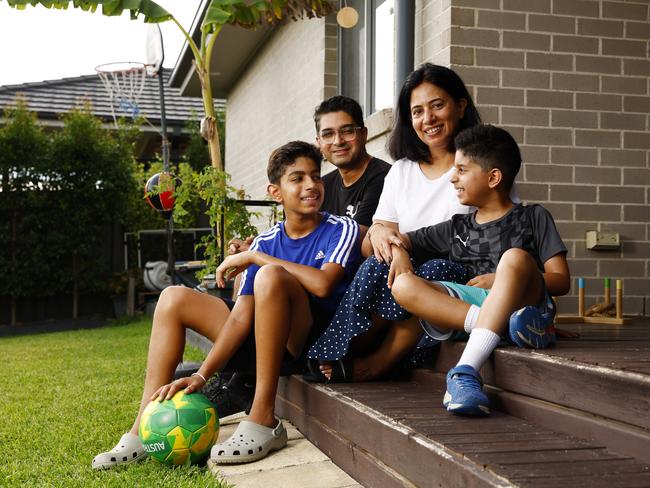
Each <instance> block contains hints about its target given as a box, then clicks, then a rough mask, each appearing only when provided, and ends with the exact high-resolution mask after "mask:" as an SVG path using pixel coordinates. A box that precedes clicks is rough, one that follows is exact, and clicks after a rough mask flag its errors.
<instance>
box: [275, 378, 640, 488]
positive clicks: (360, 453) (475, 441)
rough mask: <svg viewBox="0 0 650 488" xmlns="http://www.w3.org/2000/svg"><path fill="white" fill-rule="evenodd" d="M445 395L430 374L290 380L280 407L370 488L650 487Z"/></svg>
mask: <svg viewBox="0 0 650 488" xmlns="http://www.w3.org/2000/svg"><path fill="white" fill-rule="evenodd" d="M444 388H445V387H444V376H443V375H440V374H437V375H436V374H433V373H425V374H424V375H415V376H414V378H413V379H412V380H411V381H406V382H376V383H356V384H343V385H331V386H324V385H314V384H310V383H306V382H304V381H303V380H302V379H301V378H298V377H295V376H294V377H291V378H287V379H283V381H282V382H281V386H280V389H279V392H278V401H277V407H278V413H279V414H280V415H282V416H286V417H287V418H289V419H291V420H292V422H294V423H295V424H296V426H297V427H298V428H299V429H300V430H301V431H302V432H303V433H304V434H305V436H306V437H308V438H309V439H310V440H311V441H312V442H314V443H315V444H316V445H317V446H318V447H319V448H321V449H322V450H323V451H324V452H325V453H326V454H327V455H328V456H330V457H331V458H332V460H333V461H334V462H335V463H336V464H338V465H339V466H341V467H342V468H343V469H344V470H345V471H347V472H348V473H349V474H350V475H351V476H352V477H354V478H355V479H357V481H359V482H360V483H362V484H364V486H368V487H371V486H377V487H381V488H383V487H392V486H418V487H429V486H431V487H433V486H445V487H456V486H457V487H474V486H493V487H496V486H499V487H505V486H525V487H538V486H590V487H594V486H601V484H599V483H600V481H598V482H597V483H596V482H595V480H594V479H595V474H596V473H598V480H600V479H606V480H607V481H608V485H607V486H608V488H613V487H632V486H650V466H648V464H647V463H644V462H642V461H639V460H638V459H634V458H633V457H631V456H628V455H625V454H620V453H617V452H615V451H613V450H611V449H608V448H606V447H605V445H604V444H603V443H600V442H598V441H593V440H591V441H589V440H584V439H579V438H577V437H574V436H570V435H567V434H564V433H558V432H555V431H554V430H552V429H549V428H547V427H543V426H540V425H537V424H534V423H532V422H529V421H526V420H523V419H520V418H517V417H515V416H512V415H508V414H506V413H502V412H499V411H495V412H493V414H492V415H491V416H490V417H488V418H482V419H473V418H464V417H459V416H455V415H452V414H449V413H448V412H447V411H446V410H445V409H444V408H443V407H442V405H441V399H442V395H443V393H444ZM491 393H494V394H495V395H496V397H498V395H499V393H498V392H497V391H492V392H491ZM559 479H561V480H564V481H566V484H564V481H562V482H561V483H559V484H558V482H557V480H559ZM553 480H555V482H556V484H555V485H553V484H552V482H553ZM644 483H645V484H644ZM602 486H605V485H604V484H603V485H602Z"/></svg>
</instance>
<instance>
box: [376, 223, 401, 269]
mask: <svg viewBox="0 0 650 488" xmlns="http://www.w3.org/2000/svg"><path fill="white" fill-rule="evenodd" d="M368 232H369V233H370V236H369V237H368V240H369V241H370V244H372V252H373V253H374V254H375V257H376V258H377V261H379V262H380V263H388V264H390V263H391V261H392V260H393V252H392V249H391V245H393V244H394V245H396V246H402V245H403V242H402V239H401V237H400V234H399V232H398V231H397V230H395V229H391V228H390V227H387V226H385V225H379V224H374V225H373V226H372V228H371V229H370V230H369V231H368Z"/></svg>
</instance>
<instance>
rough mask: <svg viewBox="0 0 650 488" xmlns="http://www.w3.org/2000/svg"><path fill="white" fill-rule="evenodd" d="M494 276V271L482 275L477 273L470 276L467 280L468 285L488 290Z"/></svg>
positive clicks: (492, 283)
mask: <svg viewBox="0 0 650 488" xmlns="http://www.w3.org/2000/svg"><path fill="white" fill-rule="evenodd" d="M495 276H496V273H488V274H484V275H478V276H475V277H474V278H472V279H471V280H469V281H468V282H467V285H468V286H475V287H477V288H485V289H486V290H489V289H491V288H492V285H494V277H495Z"/></svg>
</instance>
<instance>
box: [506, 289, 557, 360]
mask: <svg viewBox="0 0 650 488" xmlns="http://www.w3.org/2000/svg"><path fill="white" fill-rule="evenodd" d="M554 318H555V304H554V303H553V299H552V298H551V297H550V296H548V294H547V295H546V300H545V303H544V306H543V307H534V306H532V305H528V306H526V307H524V308H520V309H519V310H517V311H516V312H513V314H512V315H511V316H510V323H509V326H508V337H509V338H510V341H512V342H513V343H514V344H516V345H517V346H519V347H530V348H533V349H544V348H547V347H549V346H552V345H553V344H555V327H554V326H553V319H554Z"/></svg>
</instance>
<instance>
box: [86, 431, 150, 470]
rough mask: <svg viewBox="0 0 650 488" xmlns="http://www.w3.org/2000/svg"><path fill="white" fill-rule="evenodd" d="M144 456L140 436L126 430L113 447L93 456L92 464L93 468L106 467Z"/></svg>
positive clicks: (138, 459)
mask: <svg viewBox="0 0 650 488" xmlns="http://www.w3.org/2000/svg"><path fill="white" fill-rule="evenodd" d="M146 456H147V453H146V452H145V451H144V449H143V448H142V442H140V437H138V436H137V435H135V434H131V433H130V432H127V433H126V434H124V435H123V436H122V438H121V439H120V442H118V443H117V445H116V446H115V447H114V448H113V449H111V450H110V451H108V452H102V453H101V454H98V455H97V456H95V459H93V463H92V466H93V469H108V468H112V467H113V466H118V465H120V464H126V463H134V462H136V461H140V460H142V459H144V458H145V457H146Z"/></svg>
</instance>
